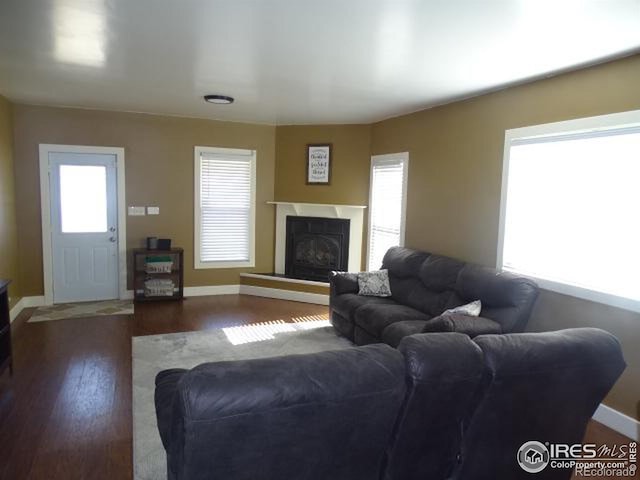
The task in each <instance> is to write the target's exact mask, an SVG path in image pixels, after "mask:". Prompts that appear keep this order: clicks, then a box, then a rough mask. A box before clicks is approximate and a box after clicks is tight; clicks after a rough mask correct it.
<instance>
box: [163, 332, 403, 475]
mask: <svg viewBox="0 0 640 480" xmlns="http://www.w3.org/2000/svg"><path fill="white" fill-rule="evenodd" d="M404 370H405V367H404V361H403V358H402V355H401V354H400V353H399V352H398V351H397V350H395V349H393V348H391V347H389V346H387V345H382V344H378V345H371V346H366V347H357V348H348V349H344V350H336V351H325V352H320V353H313V354H306V355H289V356H281V357H274V358H263V359H254V360H243V361H231V362H217V363H206V364H202V365H199V366H197V367H195V368H193V369H192V370H190V371H188V372H185V373H181V378H180V380H179V381H178V383H177V386H176V388H175V391H174V393H173V398H172V399H168V398H166V397H167V395H166V394H164V393H162V392H159V391H158V390H156V400H157V401H160V400H162V403H157V406H161V405H167V402H171V405H170V408H171V409H172V415H171V416H170V418H171V421H172V427H171V429H170V430H168V429H166V428H161V433H163V435H164V438H163V441H165V447H166V446H167V445H169V446H170V448H168V449H167V451H168V467H169V478H171V479H176V480H180V479H189V480H197V479H203V480H204V479H211V478H220V479H233V480H245V479H246V480H261V479H262V480H272V479H292V478H304V479H306V480H326V479H336V480H371V479H375V478H377V477H378V475H379V472H380V468H381V464H382V459H383V455H384V451H385V449H386V446H387V444H388V440H389V437H390V435H391V431H392V428H393V426H394V422H395V419H396V416H397V412H398V410H399V409H400V405H401V403H402V401H403V398H404V392H405V386H404V377H405V371H404ZM165 417H166V415H165V414H159V418H165Z"/></svg>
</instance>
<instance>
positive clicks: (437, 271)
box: [418, 255, 465, 292]
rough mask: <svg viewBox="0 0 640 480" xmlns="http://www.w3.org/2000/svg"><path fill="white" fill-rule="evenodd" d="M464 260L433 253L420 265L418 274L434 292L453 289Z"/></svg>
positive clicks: (424, 283)
mask: <svg viewBox="0 0 640 480" xmlns="http://www.w3.org/2000/svg"><path fill="white" fill-rule="evenodd" d="M464 265H465V264H464V262H461V261H459V260H455V259H453V258H449V257H443V256H441V255H431V256H430V257H429V258H427V259H426V260H425V262H424V263H423V264H422V266H421V267H420V270H419V272H418V276H419V277H420V280H421V281H422V283H423V285H424V286H425V287H426V288H428V289H429V290H431V291H433V292H444V291H445V290H453V289H454V288H455V286H456V281H457V280H458V274H459V273H460V270H462V267H464Z"/></svg>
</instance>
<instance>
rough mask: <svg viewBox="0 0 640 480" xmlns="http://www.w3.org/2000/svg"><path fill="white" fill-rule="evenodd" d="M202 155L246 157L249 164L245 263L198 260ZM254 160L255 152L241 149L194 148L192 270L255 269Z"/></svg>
mask: <svg viewBox="0 0 640 480" xmlns="http://www.w3.org/2000/svg"><path fill="white" fill-rule="evenodd" d="M202 154H213V155H236V156H248V157H250V162H251V187H250V188H251V199H250V210H249V260H247V261H212V262H203V261H201V260H200V240H201V234H202V232H201V214H202V211H201V208H200V182H201V175H200V167H201V160H202ZM256 158H257V152H256V151H255V150H247V149H241V148H222V147H203V146H196V147H194V164H193V165H194V172H193V178H194V204H193V211H194V217H193V218H194V225H193V226H194V257H193V262H194V268H195V269H196V270H201V269H210V268H243V267H246V268H251V267H255V250H256V248H255V246H256V238H255V237H256Z"/></svg>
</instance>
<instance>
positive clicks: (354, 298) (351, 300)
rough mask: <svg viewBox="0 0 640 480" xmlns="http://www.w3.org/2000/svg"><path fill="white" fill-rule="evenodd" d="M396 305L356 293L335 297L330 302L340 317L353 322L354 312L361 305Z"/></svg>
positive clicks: (390, 300) (388, 299)
mask: <svg viewBox="0 0 640 480" xmlns="http://www.w3.org/2000/svg"><path fill="white" fill-rule="evenodd" d="M373 304H376V305H396V302H394V301H393V300H392V299H391V298H383V297H365V296H362V295H358V294H357V293H345V294H342V295H337V296H335V297H334V298H333V299H332V300H331V308H332V309H333V310H335V311H336V312H338V313H339V314H340V315H341V316H343V317H345V318H349V319H351V320H353V314H354V312H355V311H356V310H357V309H358V308H360V307H362V306H363V305H373Z"/></svg>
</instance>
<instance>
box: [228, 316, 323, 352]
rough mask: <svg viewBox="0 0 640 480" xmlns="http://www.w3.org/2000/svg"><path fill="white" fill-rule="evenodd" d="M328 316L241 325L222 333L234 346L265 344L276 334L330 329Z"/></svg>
mask: <svg viewBox="0 0 640 480" xmlns="http://www.w3.org/2000/svg"><path fill="white" fill-rule="evenodd" d="M330 326H331V323H329V319H328V316H327V315H307V316H302V317H292V318H291V321H290V322H285V321H284V320H272V321H269V322H262V323H254V324H252V325H240V326H238V327H227V328H223V329H222V331H223V332H224V333H225V335H226V336H227V339H228V340H229V341H230V342H231V344H233V345H243V344H246V343H254V342H263V341H265V340H273V339H274V338H275V337H274V336H275V335H276V334H278V333H284V332H295V331H299V330H311V329H314V328H323V327H330Z"/></svg>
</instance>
